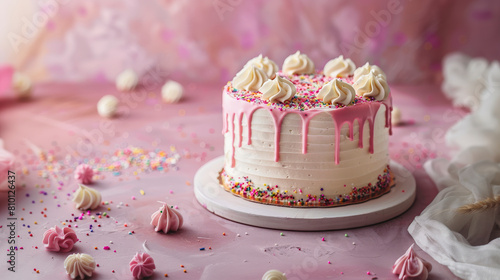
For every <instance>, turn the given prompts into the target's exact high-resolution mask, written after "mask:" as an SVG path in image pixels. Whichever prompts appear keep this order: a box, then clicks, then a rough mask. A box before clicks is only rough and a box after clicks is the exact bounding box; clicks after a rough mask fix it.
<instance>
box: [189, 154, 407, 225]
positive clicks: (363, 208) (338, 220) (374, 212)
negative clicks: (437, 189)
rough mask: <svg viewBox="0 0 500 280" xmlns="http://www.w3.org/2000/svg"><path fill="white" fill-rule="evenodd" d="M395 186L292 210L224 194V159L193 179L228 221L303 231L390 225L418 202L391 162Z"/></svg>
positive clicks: (205, 201) (202, 198)
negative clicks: (352, 200)
mask: <svg viewBox="0 0 500 280" xmlns="http://www.w3.org/2000/svg"><path fill="white" fill-rule="evenodd" d="M390 166H391V171H392V172H393V173H394V176H395V177H396V185H395V186H393V187H392V189H391V191H390V192H389V193H387V194H385V195H383V196H381V197H378V198H375V199H372V200H369V201H367V202H363V203H359V204H352V205H346V206H339V207H325V208H292V207H284V206H275V205H266V204H260V203H256V202H252V201H248V200H245V199H243V198H241V197H238V196H235V195H233V194H231V193H229V192H227V191H226V190H224V189H223V188H222V187H221V186H220V185H219V181H218V179H217V177H218V175H219V171H220V170H221V169H222V167H224V157H223V156H220V157H218V158H215V159H213V160H211V161H209V162H208V163H206V164H205V165H203V166H202V167H201V168H200V169H199V170H198V172H196V175H195V177H194V193H195V196H196V199H197V200H198V202H199V203H200V204H201V205H202V206H203V207H205V208H206V209H207V210H208V211H210V212H212V213H214V214H215V215H218V216H221V217H224V218H226V219H229V220H232V221H235V222H239V223H243V224H247V225H252V226H258V227H265V228H273V229H282V230H300V231H320V230H336V229H347V228H354V227H362V226H367V225H372V224H376V223H380V222H383V221H387V220H389V219H392V218H394V217H396V216H398V215H400V214H401V213H403V212H405V211H406V210H408V208H410V207H411V205H412V204H413V201H414V200H415V193H416V183H415V178H413V175H412V174H411V173H410V172H409V171H408V170H407V169H405V168H404V167H403V166H402V165H400V164H399V163H396V162H394V161H391V162H390Z"/></svg>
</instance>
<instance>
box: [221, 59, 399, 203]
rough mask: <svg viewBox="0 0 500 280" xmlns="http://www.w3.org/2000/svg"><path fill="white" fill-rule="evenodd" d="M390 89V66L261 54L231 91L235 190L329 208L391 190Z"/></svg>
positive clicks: (228, 166) (227, 96) (227, 178)
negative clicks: (319, 64)
mask: <svg viewBox="0 0 500 280" xmlns="http://www.w3.org/2000/svg"><path fill="white" fill-rule="evenodd" d="M391 105H392V103H391V96H390V90H389V87H388V86H387V82H386V78H385V74H384V73H383V72H382V70H381V69H380V68H379V67H377V66H375V65H369V64H368V63H367V64H365V65H364V66H362V67H360V68H358V69H356V67H355V65H354V63H353V62H352V61H351V60H350V59H344V58H343V57H342V56H340V57H338V58H336V59H332V60H330V61H329V62H328V63H327V64H326V65H325V67H324V70H323V71H316V70H315V67H314V63H313V62H312V61H311V60H310V59H309V58H308V57H307V56H306V55H305V54H301V53H300V52H297V53H295V54H293V55H291V56H289V57H288V58H287V59H286V60H285V62H284V64H283V67H282V69H281V71H279V70H278V67H277V65H276V63H274V62H273V61H271V60H269V59H268V58H267V57H265V58H263V57H262V56H259V57H256V58H254V59H252V60H250V61H249V62H248V63H247V64H246V65H245V67H244V68H243V69H242V70H241V71H240V72H239V73H238V74H237V75H236V76H235V78H234V79H233V80H232V81H231V82H229V83H228V84H227V85H226V86H225V87H224V91H223V118H224V128H223V133H224V141H225V143H224V154H225V165H224V168H223V170H222V171H221V172H220V177H219V180H220V182H221V185H222V186H223V187H224V189H226V190H227V191H229V192H231V193H233V194H235V195H238V196H240V197H242V198H245V199H249V200H252V201H255V202H260V203H265V204H275V205H283V206H291V207H323V206H326V207H330V206H339V205H345V204H352V203H359V202H363V201H366V200H369V199H372V198H375V197H378V196H380V195H383V194H384V193H387V192H388V191H390V188H391V185H392V184H393V179H392V176H391V173H390V168H389V166H388V164H389V153H388V143H389V135H390V133H391V121H390V116H391V114H390V111H391V109H392V107H391Z"/></svg>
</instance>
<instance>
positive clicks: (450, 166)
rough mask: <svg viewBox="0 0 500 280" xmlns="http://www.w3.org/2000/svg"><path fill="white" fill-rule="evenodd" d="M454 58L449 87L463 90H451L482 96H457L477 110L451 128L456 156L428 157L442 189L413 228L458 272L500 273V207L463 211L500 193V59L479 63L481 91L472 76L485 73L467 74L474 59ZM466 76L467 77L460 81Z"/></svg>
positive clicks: (420, 241) (470, 275)
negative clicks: (452, 157) (472, 80)
mask: <svg viewBox="0 0 500 280" xmlns="http://www.w3.org/2000/svg"><path fill="white" fill-rule="evenodd" d="M451 61H452V63H451V65H449V64H450V58H448V60H445V61H444V70H443V71H444V74H445V75H444V76H445V81H444V83H443V91H446V90H445V89H448V90H452V89H453V87H452V85H456V86H458V87H456V88H454V89H457V92H455V93H453V92H452V91H450V92H447V95H448V96H450V97H451V98H452V99H454V100H455V99H456V98H458V99H459V98H463V99H462V100H461V101H463V100H469V101H470V100H474V98H476V97H477V98H478V100H479V103H477V104H476V103H474V102H472V103H470V104H468V105H466V102H456V100H455V102H454V103H455V104H456V105H460V106H464V105H465V106H468V107H470V108H472V109H473V111H472V113H470V114H469V115H467V116H466V117H464V118H463V119H462V120H460V121H458V122H457V123H456V124H455V125H454V126H453V127H452V128H450V130H449V131H448V132H447V134H446V140H447V143H448V145H449V146H451V147H455V148H458V152H457V155H456V156H455V158H454V159H452V160H451V161H450V160H447V159H434V160H430V161H428V162H426V163H425V165H424V168H425V170H426V171H427V173H428V174H429V176H430V177H431V178H432V180H433V181H434V182H435V183H436V185H437V187H438V189H439V190H440V192H439V193H438V195H437V196H436V198H435V199H434V200H433V202H432V203H431V204H430V205H428V206H427V208H425V209H424V211H423V212H422V213H421V214H420V216H417V217H416V218H415V220H414V221H413V222H412V224H411V225H410V227H409V228H408V231H409V232H410V234H411V235H412V236H413V238H414V239H415V242H416V243H417V245H418V246H420V247H421V248H422V249H423V250H424V251H426V252H427V253H428V254H429V255H431V256H432V257H433V258H434V259H435V260H436V261H438V262H440V263H441V264H443V265H446V266H448V267H449V268H450V270H451V271H452V272H453V273H454V274H455V275H456V276H458V277H460V278H463V279H481V280H483V279H500V207H496V208H491V209H489V210H484V211H477V212H473V213H469V214H462V213H459V212H457V208H459V207H460V206H463V205H465V204H470V203H474V202H477V201H480V200H483V199H485V198H487V197H493V196H497V195H500V110H499V109H497V108H500V65H499V64H498V62H493V63H492V64H491V65H489V66H488V65H486V66H484V65H483V66H481V67H478V66H477V65H476V66H474V67H475V68H476V70H477V69H479V70H477V71H479V72H480V70H481V69H486V70H484V71H485V72H484V73H481V74H480V75H479V76H481V77H483V78H484V79H483V80H482V82H481V83H483V84H482V85H481V92H480V94H479V95H476V93H477V92H476V91H474V90H472V89H473V88H477V87H476V86H471V83H472V82H471V79H475V78H477V79H480V78H478V74H479V73H478V72H477V73H472V74H477V75H475V76H474V75H472V76H467V75H471V73H470V72H469V71H465V70H464V69H467V68H468V67H465V68H464V67H463V66H464V65H468V64H467V63H469V62H470V61H471V59H469V58H467V57H465V56H463V55H454V57H452V58H451ZM480 63H482V62H480ZM447 64H448V65H447ZM476 64H477V63H476ZM474 67H472V68H474ZM469 68H470V67H469ZM454 75H455V76H454ZM460 76H461V77H462V79H464V82H460ZM450 77H451V78H450ZM474 77H475V78H474ZM467 81H468V82H469V84H467ZM476 82H477V81H476ZM460 86H462V88H460ZM463 87H468V89H464V88H463ZM451 95H452V96H451ZM474 109H475V110H474Z"/></svg>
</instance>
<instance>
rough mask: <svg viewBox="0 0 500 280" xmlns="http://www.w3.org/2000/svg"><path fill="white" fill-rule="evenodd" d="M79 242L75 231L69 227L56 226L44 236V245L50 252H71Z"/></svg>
mask: <svg viewBox="0 0 500 280" xmlns="http://www.w3.org/2000/svg"><path fill="white" fill-rule="evenodd" d="M77 241H78V238H77V237H76V233H75V231H74V230H73V229H71V228H69V227H64V228H62V229H61V228H59V227H58V226H55V227H53V228H50V229H48V230H47V231H46V232H45V233H44V234H43V244H44V246H45V249H47V250H48V251H54V252H69V251H71V249H73V245H74V244H75V243H76V242H77Z"/></svg>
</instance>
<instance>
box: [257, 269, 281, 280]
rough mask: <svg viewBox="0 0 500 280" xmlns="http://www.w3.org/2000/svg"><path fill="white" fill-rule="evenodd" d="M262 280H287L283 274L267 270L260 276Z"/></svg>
mask: <svg viewBox="0 0 500 280" xmlns="http://www.w3.org/2000/svg"><path fill="white" fill-rule="evenodd" d="M262 280H287V278H286V276H285V273H283V272H281V271H279V270H276V269H273V270H269V271H267V272H266V273H264V275H263V276H262Z"/></svg>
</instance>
